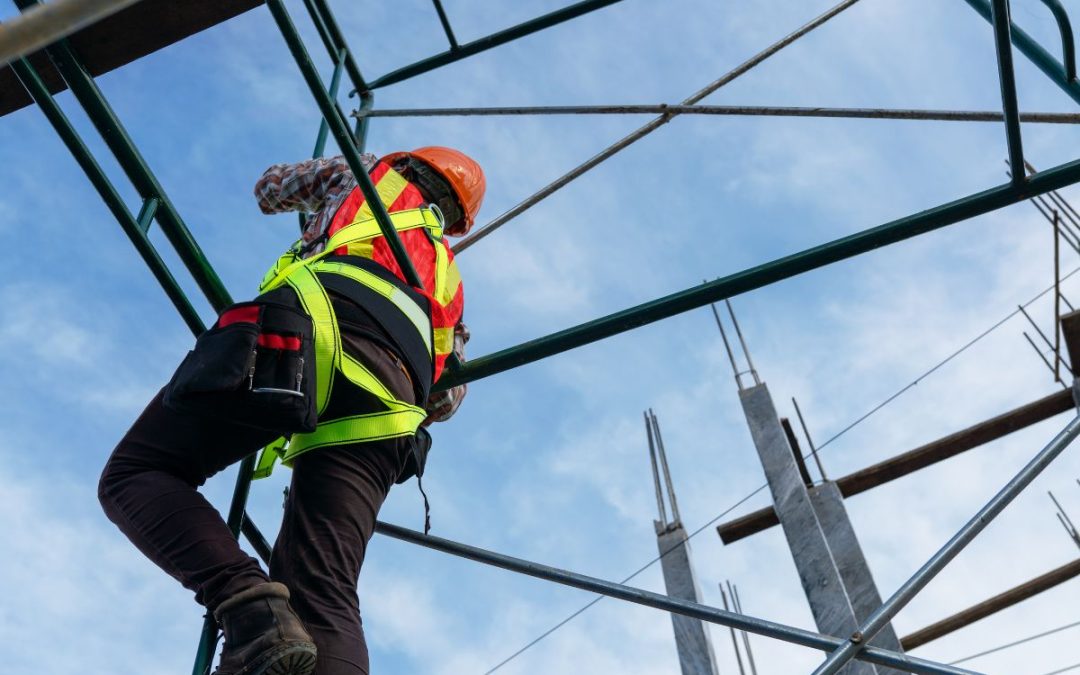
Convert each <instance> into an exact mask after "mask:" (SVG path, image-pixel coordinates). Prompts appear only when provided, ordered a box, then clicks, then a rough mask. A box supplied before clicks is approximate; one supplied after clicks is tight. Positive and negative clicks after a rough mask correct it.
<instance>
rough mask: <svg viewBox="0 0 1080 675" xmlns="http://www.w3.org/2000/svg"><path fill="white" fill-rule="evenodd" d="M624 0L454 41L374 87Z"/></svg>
mask: <svg viewBox="0 0 1080 675" xmlns="http://www.w3.org/2000/svg"><path fill="white" fill-rule="evenodd" d="M617 2H622V0H581V2H576V3H574V4H573V5H570V6H569V7H563V8H562V9H557V10H555V11H554V12H548V13H547V14H544V15H543V16H538V17H536V18H534V19H530V20H529V21H525V22H522V23H519V24H517V25H516V26H511V27H510V28H507V29H505V30H501V31H499V32H498V33H492V34H491V35H488V36H486V37H482V38H479V39H477V40H473V41H472V42H467V43H465V44H463V45H453V46H452V47H451V48H450V49H448V50H447V51H445V52H442V53H440V54H436V55H435V56H430V57H428V58H426V59H421V60H420V61H417V62H416V63H412V64H409V65H407V66H405V67H403V68H398V69H397V70H395V71H393V72H390V73H387V74H386V75H383V76H382V77H380V78H378V79H376V80H374V81H373V82H371V83H370V85H369V86H370V87H371V88H372V89H378V88H379V87H385V86H387V85H389V84H395V83H397V82H401V81H403V80H407V79H409V78H411V77H416V76H417V75H421V74H423V73H426V72H428V71H431V70H435V69H436V68H441V67H442V66H445V65H447V64H450V63H454V62H455V61H460V60H461V59H464V58H467V57H470V56H473V55H475V54H479V53H480V52H484V51H487V50H489V49H491V48H493V47H498V46H499V45H502V44H506V43H507V42H512V41H514V40H517V39H518V38H523V37H525V36H526V35H531V34H533V33H536V32H537V31H541V30H544V29H545V28H551V27H552V26H557V25H558V24H560V23H563V22H564V21H569V20H571V19H576V18H577V17H579V16H583V15H585V14H588V13H589V12H593V11H596V10H598V9H603V8H604V7H607V6H608V5H614V4H615V3H617Z"/></svg>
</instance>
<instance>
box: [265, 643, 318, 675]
mask: <svg viewBox="0 0 1080 675" xmlns="http://www.w3.org/2000/svg"><path fill="white" fill-rule="evenodd" d="M314 670H315V649H314V648H311V647H291V648H290V649H289V650H288V651H286V652H284V653H283V654H281V655H280V656H278V657H276V658H274V659H273V660H272V662H271V663H268V664H267V665H266V667H265V668H263V669H262V670H260V671H258V672H257V673H253V675H311V673H312V672H313V671H314Z"/></svg>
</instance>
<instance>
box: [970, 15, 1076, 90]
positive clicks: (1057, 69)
mask: <svg viewBox="0 0 1080 675" xmlns="http://www.w3.org/2000/svg"><path fill="white" fill-rule="evenodd" d="M964 2H966V3H967V4H969V5H971V7H972V9H974V10H975V11H976V12H978V13H979V15H980V16H982V17H983V18H984V19H986V20H987V21H989V22H990V23H993V22H994V19H993V13H992V10H991V4H990V0H964ZM1010 28H1011V31H1010V32H1011V35H1012V42H1013V44H1014V45H1016V48H1017V49H1019V50H1020V52H1021V53H1022V54H1023V55H1024V56H1026V57H1028V59H1030V60H1031V62H1032V63H1034V64H1035V66H1036V67H1037V68H1038V69H1039V70H1041V71H1043V73H1044V74H1045V75H1046V76H1047V77H1049V78H1050V79H1051V80H1052V81H1053V82H1054V84H1056V85H1057V86H1058V87H1060V88H1061V90H1062V91H1064V92H1065V93H1066V94H1068V95H1069V96H1070V97H1071V98H1072V100H1074V101H1076V102H1077V103H1080V83H1078V82H1077V81H1076V78H1075V77H1070V74H1069V73H1067V72H1066V71H1065V67H1064V66H1063V65H1061V63H1060V62H1059V61H1058V60H1057V59H1055V58H1054V57H1053V56H1051V55H1050V52H1048V51H1046V49H1044V48H1043V46H1042V45H1040V44H1039V43H1038V42H1036V41H1035V39H1034V38H1032V37H1031V36H1030V35H1028V34H1027V33H1025V32H1024V31H1023V30H1022V29H1021V28H1020V27H1018V26H1017V25H1016V24H1015V23H1013V24H1012V25H1011V27H1010Z"/></svg>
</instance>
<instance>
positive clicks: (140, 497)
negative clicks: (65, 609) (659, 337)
mask: <svg viewBox="0 0 1080 675" xmlns="http://www.w3.org/2000/svg"><path fill="white" fill-rule="evenodd" d="M363 162H364V168H365V169H366V170H367V171H368V172H369V175H370V177H371V179H372V182H373V183H374V184H375V186H376V189H377V191H378V193H379V196H380V198H381V200H382V202H383V203H384V205H385V206H386V208H387V210H388V211H389V212H390V214H391V219H392V221H393V224H394V227H395V229H396V230H397V231H398V234H399V236H400V239H401V242H402V244H403V245H404V248H405V250H406V252H407V254H408V257H409V258H410V260H411V262H412V265H413V266H414V267H415V269H416V271H417V272H418V274H419V276H420V278H421V280H422V281H423V288H413V287H411V286H410V285H409V284H408V283H406V280H405V279H406V277H405V274H403V272H402V270H401V269H400V268H399V267H398V264H397V262H395V259H394V257H393V255H392V254H391V252H390V248H389V245H388V244H387V242H386V240H385V238H384V237H383V236H382V235H381V233H380V231H379V229H378V227H377V224H376V222H375V221H374V219H373V217H372V212H371V209H370V207H369V205H368V204H367V203H366V202H365V199H364V195H363V193H362V192H361V191H360V189H359V188H358V187H357V182H356V179H355V177H354V176H353V174H352V172H351V171H350V169H349V167H348V165H347V164H346V162H345V161H344V160H343V159H341V158H340V157H338V158H333V159H316V160H311V161H306V162H300V163H297V164H279V165H275V166H272V167H270V168H269V169H268V170H267V171H266V173H265V174H264V175H263V176H262V178H260V179H259V181H258V183H257V184H256V186H255V195H256V198H257V199H258V203H259V207H260V208H261V209H262V211H263V212H264V213H279V212H284V211H299V212H301V213H308V214H310V215H309V217H308V218H307V220H306V222H305V225H304V227H303V232H302V236H301V239H300V240H299V241H298V242H297V243H296V244H295V245H294V246H293V247H292V248H290V249H289V252H288V253H287V254H286V255H284V256H282V258H281V259H280V260H279V261H278V262H277V264H275V265H274V267H273V268H272V269H271V270H270V272H269V273H268V274H267V276H266V278H265V279H264V280H263V284H262V287H261V290H262V294H261V295H260V296H259V297H258V298H256V299H255V301H252V302H248V303H239V304H237V305H235V306H233V307H232V308H230V309H228V310H226V311H225V312H223V313H222V314H221V316H220V317H219V319H218V321H217V323H215V326H214V327H213V328H211V329H210V330H208V331H207V332H206V333H204V334H203V335H202V336H200V338H199V341H198V342H197V343H196V346H195V349H194V350H193V351H192V352H191V353H190V354H189V355H188V357H187V358H186V359H185V360H184V362H183V364H181V366H180V368H179V369H178V370H177V372H176V375H174V377H173V380H172V381H171V382H170V383H169V385H168V386H167V387H166V388H165V389H163V390H162V392H159V393H158V394H157V396H155V397H154V399H153V400H152V401H151V402H150V404H149V405H148V406H147V408H146V410H145V411H144V412H143V413H142V415H141V416H140V417H139V419H138V420H137V421H136V422H135V424H134V425H133V426H132V428H131V429H130V430H129V431H128V432H127V434H126V435H125V437H124V438H123V439H122V440H121V441H120V443H119V445H118V446H117V448H116V449H115V451H114V452H113V454H112V456H111V457H110V459H109V461H108V463H107V465H106V467H105V470H104V472H103V473H102V477H101V482H100V485H99V490H98V494H99V499H100V501H101V504H102V507H103V508H104V510H105V513H106V514H107V515H108V517H109V519H110V520H112V521H113V522H114V523H116V525H117V526H118V527H119V528H120V530H121V531H123V533H124V534H125V535H126V536H127V537H128V538H129V539H130V540H131V541H132V542H133V543H134V544H135V545H136V546H137V547H138V548H139V550H141V551H142V552H143V553H144V554H145V555H146V556H147V557H149V558H150V559H151V560H152V561H153V562H154V563H155V564H157V565H158V566H159V567H161V568H162V569H163V570H165V571H166V572H167V573H168V574H170V575H171V576H173V577H174V578H176V579H177V580H178V581H180V583H181V584H183V585H184V587H185V588H188V589H190V590H192V591H194V592H195V599H196V601H197V602H199V603H200V604H202V605H204V606H205V607H206V608H207V610H208V611H209V612H210V613H212V615H213V616H214V617H215V619H216V620H217V621H218V622H219V624H220V626H221V627H222V629H223V631H224V636H225V643H224V647H223V649H222V653H221V659H220V662H219V665H218V668H217V670H216V671H215V673H216V674H217V675H261V674H264V673H265V674H267V675H307V674H309V673H312V672H314V673H316V674H317V675H346V674H348V675H356V674H358V673H364V674H366V673H367V672H368V653H367V647H366V644H365V642H364V634H363V629H362V627H361V621H360V612H359V603H358V600H357V595H356V587H357V581H358V577H359V573H360V566H361V564H362V563H363V560H364V554H365V550H366V548H367V542H368V540H369V539H370V538H371V535H372V534H373V530H374V526H375V519H376V516H377V514H378V511H379V507H380V506H381V505H382V502H383V500H384V499H385V497H386V495H387V492H388V491H389V489H390V487H391V485H393V484H394V483H395V482H403V481H404V480H406V479H408V478H409V477H411V476H413V475H416V476H417V477H419V476H420V475H421V474H422V473H423V469H424V463H425V461H426V455H427V449H428V447H429V443H430V436H428V435H427V433H426V430H425V429H424V427H426V425H428V424H430V423H432V422H435V421H442V420H445V419H447V418H448V417H450V415H452V414H453V413H454V411H455V410H456V409H457V406H458V405H460V403H461V399H462V397H463V396H464V394H465V387H464V386H461V387H458V388H454V389H450V390H448V391H445V392H439V393H436V394H430V389H431V385H432V384H433V383H434V382H436V381H437V380H438V379H439V376H440V374H441V373H442V372H443V368H444V365H445V362H446V359H447V357H448V356H449V354H450V353H451V352H455V353H457V355H458V357H459V358H463V357H464V343H465V341H466V340H467V339H468V332H467V330H466V329H465V327H464V325H463V324H462V323H461V313H462V303H463V299H462V289H461V280H460V276H459V275H458V272H457V267H456V264H455V263H454V260H453V255H452V253H451V252H450V249H449V246H448V245H447V242H446V240H445V239H444V236H446V235H449V236H460V235H464V234H465V233H466V232H468V230H469V228H470V227H471V226H472V224H473V222H474V220H475V217H476V213H477V210H478V209H479V208H480V203H481V201H482V199H483V195H484V188H485V179H484V175H483V172H482V171H481V169H480V167H479V165H477V163H476V162H475V161H473V160H472V159H470V158H469V157H467V156H466V155H464V154H462V153H461V152H459V151H457V150H453V149H450V148H444V147H426V148H420V149H417V150H414V151H412V152H398V153H394V154H391V155H387V156H385V157H383V158H382V159H381V160H376V158H375V157H374V156H371V155H364V156H363ZM309 317H310V318H309ZM312 355H313V356H314V359H312V358H311V356H312ZM305 357H306V358H305ZM312 361H314V363H312ZM313 380H314V383H313V382H312V381H313ZM267 411H269V412H267ZM316 416H317V425H316V424H315V423H314V419H315V417H316ZM283 434H284V435H285V436H287V437H288V438H289V440H288V444H287V445H286V444H285V442H284V440H283V439H279V438H278V437H279V436H282V435H283ZM266 446H270V450H269V451H267V450H264V453H263V458H262V459H260V461H259V472H257V473H260V472H261V473H264V474H265V473H267V472H268V471H269V469H270V467H271V466H272V464H273V460H274V459H276V458H278V457H280V458H281V459H282V460H283V461H284V463H285V464H286V465H289V466H291V467H292V468H293V474H292V481H291V485H290V489H289V492H288V498H287V502H286V505H285V514H284V519H283V522H282V526H281V530H280V532H279V534H278V537H277V541H276V543H275V545H274V550H273V555H272V558H271V561H270V569H269V571H268V572H266V571H263V569H262V568H261V566H260V565H259V563H258V561H256V560H255V559H254V558H252V557H251V556H249V555H247V554H246V553H244V552H243V550H242V549H241V548H240V546H239V543H238V542H237V541H236V539H235V538H234V537H233V535H232V533H231V532H230V530H229V528H228V526H227V525H226V523H225V522H224V521H223V519H222V517H221V515H220V514H219V513H218V512H217V511H216V510H215V509H214V508H213V507H212V506H211V505H210V504H209V502H207V501H206V500H205V499H204V498H203V497H202V495H200V494H199V492H198V491H197V488H198V487H199V486H201V485H202V484H203V483H204V482H205V481H206V479H207V478H209V477H210V476H212V475H214V474H215V473H217V472H219V471H221V470H222V469H224V468H226V467H227V466H229V465H230V464H232V463H234V462H236V461H238V460H240V459H241V458H243V457H245V456H248V455H250V454H251V453H253V452H255V451H256V450H257V449H259V448H263V447H266ZM425 509H426V499H425Z"/></svg>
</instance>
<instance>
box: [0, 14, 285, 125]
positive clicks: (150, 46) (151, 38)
mask: <svg viewBox="0 0 1080 675" xmlns="http://www.w3.org/2000/svg"><path fill="white" fill-rule="evenodd" d="M262 3H263V0H183V1H182V2H176V0H143V1H142V2H139V3H137V4H135V5H132V6H131V7H128V8H127V9H124V10H121V11H119V12H117V13H116V14H114V15H112V16H110V17H108V18H106V19H103V20H101V21H99V22H98V23H95V24H94V25H92V26H88V27H87V28H85V29H83V30H81V31H79V32H78V33H75V34H74V35H72V36H71V37H70V38H68V40H69V42H70V43H71V46H72V47H73V48H74V49H75V52H76V53H77V54H78V55H79V56H80V58H81V59H82V61H83V64H84V65H85V66H86V69H87V70H88V71H89V72H90V74H91V75H93V76H95V77H96V76H98V75H102V74H104V73H107V72H109V71H111V70H114V69H116V68H119V67H120V66H123V65H126V64H128V63H131V62H132V61H134V60H136V59H139V58H141V57H143V56H146V55H147V54H150V53H153V52H156V51H158V50H159V49H162V48H164V47H167V46H169V45H171V44H173V43H174V42H179V41H180V40H183V39H184V38H186V37H189V36H191V35H194V34H195V33H198V32H200V31H203V30H206V29H207V28H210V27H211V26H215V25H217V24H219V23H221V22H223V21H227V20H228V19H231V18H232V17H234V16H237V15H239V14H242V13H244V12H246V11H248V10H250V9H253V8H254V7H257V6H259V5H261V4H262ZM30 64H31V65H32V66H34V68H35V69H37V71H38V73H40V75H41V77H42V79H43V80H44V82H45V86H47V87H48V88H49V91H50V92H52V93H54V94H55V93H57V92H59V91H62V90H63V89H65V88H66V87H65V85H64V82H63V80H62V79H61V78H60V75H59V73H57V72H56V70H55V69H54V68H53V67H52V64H51V63H49V59H48V58H47V57H46V56H45V55H44V53H42V52H37V53H36V54H33V55H31V57H30ZM30 103H31V101H30V97H29V96H28V95H27V93H26V91H24V90H23V87H22V85H21V84H20V83H19V80H18V78H16V77H15V72H14V71H13V70H12V69H11V67H10V66H9V67H4V68H2V69H0V116H2V115H6V114H8V113H10V112H13V111H15V110H18V109H20V108H23V107H25V106H27V105H29V104H30Z"/></svg>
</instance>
